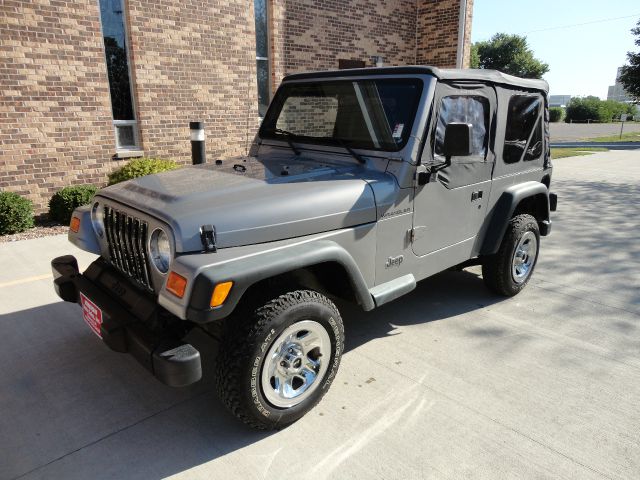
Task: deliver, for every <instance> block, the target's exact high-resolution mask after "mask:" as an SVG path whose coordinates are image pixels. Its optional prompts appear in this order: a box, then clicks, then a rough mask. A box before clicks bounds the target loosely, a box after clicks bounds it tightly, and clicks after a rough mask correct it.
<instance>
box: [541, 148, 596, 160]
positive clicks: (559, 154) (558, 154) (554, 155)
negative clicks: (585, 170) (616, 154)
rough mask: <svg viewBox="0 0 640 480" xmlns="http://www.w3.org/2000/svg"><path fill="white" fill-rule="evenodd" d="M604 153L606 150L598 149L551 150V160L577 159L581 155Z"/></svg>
mask: <svg viewBox="0 0 640 480" xmlns="http://www.w3.org/2000/svg"><path fill="white" fill-rule="evenodd" d="M606 151H608V149H607V148H600V147H577V148H552V149H551V159H553V160H555V159H558V158H565V157H579V156H581V155H591V154H592V153H596V152H606Z"/></svg>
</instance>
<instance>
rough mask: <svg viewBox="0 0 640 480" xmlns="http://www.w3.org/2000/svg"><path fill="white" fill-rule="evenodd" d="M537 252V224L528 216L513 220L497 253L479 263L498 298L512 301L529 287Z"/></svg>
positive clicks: (485, 278) (538, 241)
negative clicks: (510, 298) (509, 298)
mask: <svg viewBox="0 0 640 480" xmlns="http://www.w3.org/2000/svg"><path fill="white" fill-rule="evenodd" d="M539 251H540V230H539V228H538V222H537V220H536V219H535V218H534V217H533V216H531V215H528V214H523V215H517V216H515V217H513V218H512V219H511V221H510V222H509V225H508V227H507V231H506V232H505V234H504V237H503V239H502V243H501V244H500V248H499V249H498V252H497V253H496V254H495V255H491V256H489V257H487V258H486V259H485V260H484V262H483V263H482V277H483V278H484V282H485V284H486V285H487V287H489V289H490V290H493V291H494V292H495V293H497V294H499V295H504V296H505V297H513V296H514V295H516V294H517V293H519V292H520V291H521V290H522V289H523V288H524V287H525V286H526V285H527V283H529V279H530V278H531V275H532V274H533V270H534V268H535V266H536V263H537V261H538V253H539Z"/></svg>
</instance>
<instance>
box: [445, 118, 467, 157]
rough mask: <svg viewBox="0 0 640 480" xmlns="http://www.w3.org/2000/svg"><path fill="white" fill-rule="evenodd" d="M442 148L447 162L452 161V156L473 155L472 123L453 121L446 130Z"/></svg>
mask: <svg viewBox="0 0 640 480" xmlns="http://www.w3.org/2000/svg"><path fill="white" fill-rule="evenodd" d="M442 150H443V153H444V156H445V158H446V159H447V163H449V164H450V163H451V157H465V156H467V155H471V124H470V123H462V122H451V123H449V124H448V125H447V129H446V130H445V132H444V145H443V146H442Z"/></svg>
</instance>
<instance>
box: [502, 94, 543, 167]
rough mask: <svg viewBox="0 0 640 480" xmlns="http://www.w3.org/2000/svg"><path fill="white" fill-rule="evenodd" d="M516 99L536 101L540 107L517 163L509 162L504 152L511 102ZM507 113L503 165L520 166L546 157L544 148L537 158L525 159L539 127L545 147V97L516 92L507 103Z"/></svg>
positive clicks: (503, 150)
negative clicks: (543, 118) (543, 117)
mask: <svg viewBox="0 0 640 480" xmlns="http://www.w3.org/2000/svg"><path fill="white" fill-rule="evenodd" d="M516 97H521V98H532V99H535V100H537V101H538V102H539V106H538V115H537V117H536V121H535V122H534V124H533V128H532V129H531V132H530V133H529V135H528V137H527V141H526V143H525V145H524V148H523V149H522V153H521V154H520V158H518V160H515V161H507V160H506V159H505V156H504V152H505V147H506V146H507V144H506V142H507V128H506V127H507V125H509V116H510V114H511V102H512V101H513V99H514V98H516ZM506 108H507V112H506V115H505V120H504V121H505V129H504V138H503V139H502V152H501V155H500V157H501V159H502V163H504V164H505V165H518V164H520V163H523V162H531V161H534V160H539V159H540V158H541V157H542V156H544V148H543V149H542V153H541V154H540V155H539V156H537V157H535V158H530V159H525V157H526V155H527V149H528V147H529V145H530V144H531V140H532V138H533V136H534V134H535V130H536V127H537V126H538V125H539V126H540V127H539V128H540V132H541V135H542V142H543V147H544V132H543V130H542V128H543V120H542V116H543V114H544V99H543V97H542V96H541V95H540V94H538V93H533V92H514V93H512V94H511V95H509V98H508V101H507V106H506Z"/></svg>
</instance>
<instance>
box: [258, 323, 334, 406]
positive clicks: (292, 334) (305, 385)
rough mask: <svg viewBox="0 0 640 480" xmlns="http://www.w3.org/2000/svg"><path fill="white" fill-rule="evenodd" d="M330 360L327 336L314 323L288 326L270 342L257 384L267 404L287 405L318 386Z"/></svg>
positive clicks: (303, 397) (308, 393) (329, 343)
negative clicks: (259, 382)
mask: <svg viewBox="0 0 640 480" xmlns="http://www.w3.org/2000/svg"><path fill="white" fill-rule="evenodd" d="M330 359H331V339H330V338H329V334H328V333H327V330H326V329H325V328H324V327H323V326H322V325H320V324H319V323H318V322H316V321H313V320H303V321H301V322H297V323H294V324H293V325H291V326H289V327H288V328H287V329H286V330H285V331H284V332H282V333H281V334H280V336H278V338H277V339H276V340H275V341H274V342H273V344H272V345H271V348H270V349H269V351H268V352H267V355H266V356H265V361H264V364H263V366H262V374H261V384H262V385H261V387H262V392H263V394H264V396H265V398H266V399H267V401H268V402H269V403H271V404H272V405H274V406H276V407H280V408H290V407H293V406H295V405H298V404H299V403H301V402H303V401H304V400H306V399H307V398H309V396H310V395H311V394H312V393H313V392H314V391H315V390H316V389H317V388H318V387H319V386H320V382H321V381H322V378H323V377H324V374H325V372H326V371H327V368H328V366H329V361H330Z"/></svg>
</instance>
